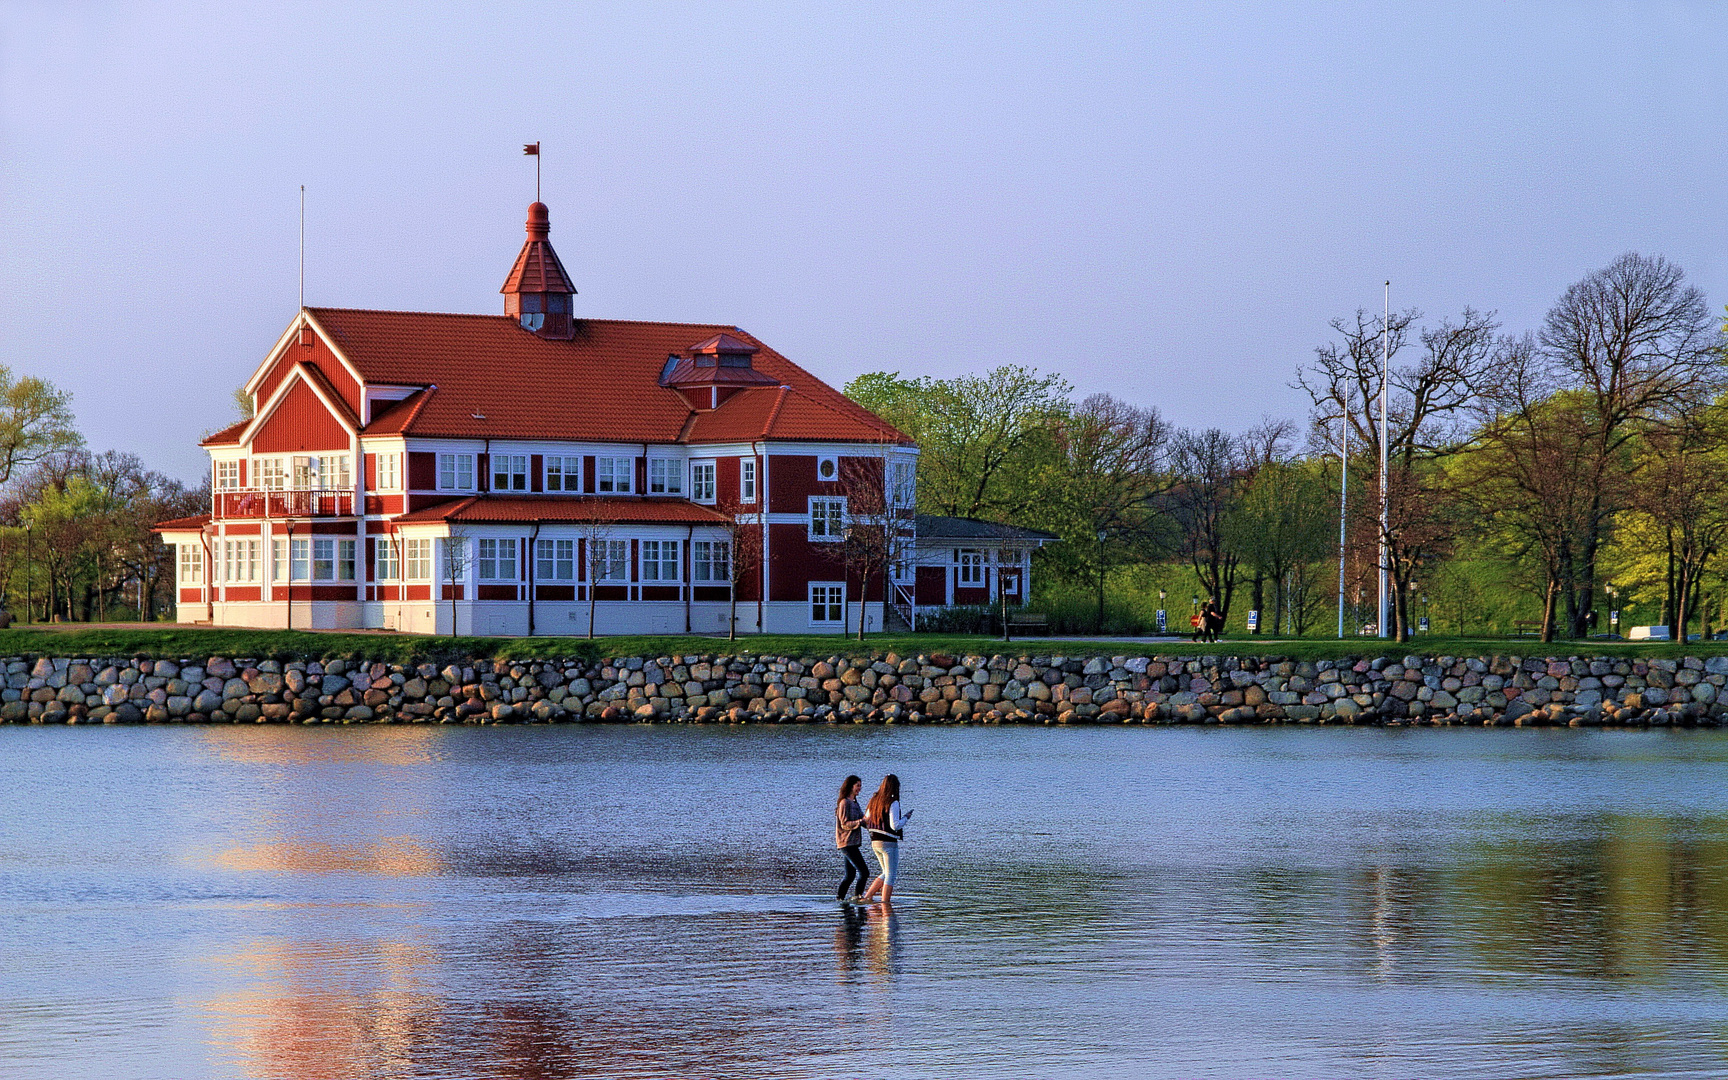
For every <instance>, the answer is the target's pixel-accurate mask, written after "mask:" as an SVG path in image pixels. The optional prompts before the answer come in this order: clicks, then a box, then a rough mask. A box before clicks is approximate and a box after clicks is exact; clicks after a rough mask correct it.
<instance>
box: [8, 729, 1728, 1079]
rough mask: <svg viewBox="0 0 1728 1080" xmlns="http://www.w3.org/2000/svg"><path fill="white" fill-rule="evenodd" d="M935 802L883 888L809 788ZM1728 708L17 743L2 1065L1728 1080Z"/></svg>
mask: <svg viewBox="0 0 1728 1080" xmlns="http://www.w3.org/2000/svg"><path fill="white" fill-rule="evenodd" d="M890 769H891V770H893V771H896V772H898V773H899V774H900V775H901V777H902V779H903V781H904V783H905V797H904V801H905V804H906V805H907V806H908V807H913V808H916V809H917V811H918V814H917V816H916V817H915V818H914V820H913V827H912V828H911V830H910V831H909V833H908V838H907V839H908V842H907V843H906V845H905V849H904V850H905V854H904V856H903V858H902V866H901V869H902V874H903V877H902V883H901V887H900V902H899V903H897V904H896V911H895V914H894V915H893V916H892V917H886V916H883V915H881V914H875V913H866V912H862V911H858V910H854V909H842V908H840V907H838V906H837V905H835V904H834V903H833V901H832V900H831V899H830V897H831V896H832V891H831V890H832V889H833V887H834V884H835V883H836V882H837V880H838V877H839V859H838V856H837V855H836V854H835V852H834V850H833V847H832V838H831V827H830V817H829V814H830V807H831V805H832V802H833V799H834V794H835V788H836V787H837V786H838V782H839V779H840V777H841V776H843V775H844V774H845V773H847V772H849V771H851V772H858V773H860V774H863V775H865V776H866V777H867V778H868V780H869V782H870V786H871V787H872V788H873V787H874V783H875V780H876V779H877V778H878V777H879V776H880V774H881V773H882V772H884V771H887V770H890ZM1725 779H1728V736H1723V735H1717V734H1712V733H1687V732H1662V733H1620V732H1602V731H1595V732H1590V731H1570V730H1562V731H1545V730H1492V731H1483V730H1420V731H1385V730H1378V729H1363V730H1340V729H1336V728H1332V729H1326V730H1312V729H1310V730H1287V729H1283V728H1279V729H1274V730H1240V729H1225V730H1220V729H1216V728H1214V729H1210V730H1197V729H1141V728H1134V729H1121V730H1115V729H1112V730H1102V729H1080V730H1046V729H1035V730H1033V729H1015V728H1004V729H982V728H900V729H892V728H891V729H881V728H871V729H845V730H838V729H830V728H814V729H812V728H796V727H789V728H777V727H750V728H739V729H723V728H674V727H626V728H618V727H608V728H597V727H557V728H545V727H526V728H523V727H518V728H486V729H478V728H449V727H443V728H409V727H392V728H363V729H361V728H345V729H340V730H327V729H305V728H282V727H247V728H231V727H223V728H178V727H177V728H142V727H141V728H113V727H108V728H102V727H97V728H40V727H37V728H19V727H12V728H4V729H0V811H3V813H0V1076H6V1077H31V1078H39V1077H40V1078H47V1077H68V1078H80V1077H92V1078H98V1077H99V1078H102V1080H118V1078H122V1077H163V1078H175V1080H193V1078H198V1077H295V1078H323V1077H330V1078H336V1077H344V1078H346V1077H452V1078H457V1077H460V1078H465V1080H466V1078H471V1077H524V1078H526V1077H536V1078H553V1077H569V1076H589V1075H604V1076H624V1077H636V1076H640V1077H667V1076H688V1077H735V1076H736V1077H828V1076H833V1077H858V1076H867V1075H868V1076H893V1077H899V1076H917V1077H922V1076H965V1077H980V1076H1017V1077H1020V1076H1023V1077H1050V1076H1100V1077H1102V1076H1151V1077H1159V1076H1308V1077H1333V1076H1337V1077H1356V1076H1372V1077H1379V1076H1385V1077H1407V1076H1426V1077H1496V1078H1498V1077H1514V1076H1516V1077H1581V1076H1640V1077H1646V1076H1700V1077H1702V1076H1721V1075H1723V1073H1724V1072H1725V1071H1728V807H1725V806H1724V802H1723V795H1724V790H1725V786H1724V780H1725Z"/></svg>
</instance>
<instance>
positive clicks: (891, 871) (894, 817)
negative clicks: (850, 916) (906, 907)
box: [864, 773, 912, 907]
mask: <svg viewBox="0 0 1728 1080" xmlns="http://www.w3.org/2000/svg"><path fill="white" fill-rule="evenodd" d="M911 816H912V811H910V810H906V811H902V810H901V809H900V778H899V777H898V776H895V775H894V774H893V773H889V774H888V775H887V776H884V777H883V778H882V786H881V787H879V788H877V789H876V794H874V795H872V796H870V806H869V808H868V809H866V810H865V811H864V827H865V828H866V829H869V830H870V850H871V852H873V853H874V854H875V856H876V865H877V866H878V867H879V868H880V869H881V876H880V877H878V878H877V879H876V880H875V881H873V882H871V883H870V887H869V888H868V889H865V890H864V900H865V902H866V903H868V902H869V900H870V897H871V895H872V894H876V893H880V894H881V897H882V906H883V907H893V906H894V879H895V878H897V877H899V876H900V840H901V838H902V837H903V836H904V835H905V832H906V819H908V818H910V817H911Z"/></svg>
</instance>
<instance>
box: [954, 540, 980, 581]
mask: <svg viewBox="0 0 1728 1080" xmlns="http://www.w3.org/2000/svg"><path fill="white" fill-rule="evenodd" d="M954 566H955V568H956V571H955V574H954V583H955V584H956V585H960V586H962V587H965V588H974V589H981V588H983V587H984V552H983V551H981V550H978V549H976V548H955V549H954Z"/></svg>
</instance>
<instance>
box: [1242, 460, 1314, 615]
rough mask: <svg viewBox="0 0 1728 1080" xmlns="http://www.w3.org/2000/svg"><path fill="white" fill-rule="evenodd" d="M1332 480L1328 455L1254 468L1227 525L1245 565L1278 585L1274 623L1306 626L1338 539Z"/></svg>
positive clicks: (1274, 599)
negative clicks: (1322, 567)
mask: <svg viewBox="0 0 1728 1080" xmlns="http://www.w3.org/2000/svg"><path fill="white" fill-rule="evenodd" d="M1332 486H1333V480H1332V479H1331V478H1330V477H1328V475H1327V469H1326V464H1325V462H1324V461H1323V460H1318V459H1316V460H1309V461H1296V462H1282V461H1271V462H1267V463H1266V464H1263V465H1261V466H1260V467H1259V468H1257V469H1256V470H1255V471H1254V474H1253V476H1252V478H1251V479H1250V480H1249V481H1248V482H1247V485H1246V488H1245V490H1244V491H1243V492H1242V495H1241V498H1240V500H1239V501H1237V503H1236V504H1235V506H1234V508H1233V509H1232V510H1231V513H1230V518H1229V520H1228V521H1227V522H1226V525H1225V528H1226V531H1227V532H1228V534H1229V537H1230V539H1229V543H1230V546H1231V547H1232V548H1234V549H1235V550H1236V551H1239V552H1240V553H1241V556H1242V560H1243V562H1244V564H1245V565H1246V566H1247V567H1248V568H1249V569H1250V570H1251V571H1253V572H1254V573H1255V574H1256V576H1263V577H1264V579H1265V580H1266V581H1269V582H1271V583H1272V586H1273V592H1272V597H1273V608H1272V621H1271V627H1272V632H1273V633H1283V632H1284V630H1285V629H1286V627H1285V621H1286V617H1287V616H1288V618H1289V623H1290V626H1289V629H1290V630H1292V631H1294V632H1295V633H1296V634H1302V633H1304V632H1305V631H1306V629H1307V623H1308V617H1309V614H1310V610H1311V607H1312V596H1313V590H1314V586H1315V585H1316V583H1317V581H1318V578H1319V574H1318V573H1317V570H1316V564H1317V563H1319V562H1321V561H1322V560H1324V559H1325V558H1326V557H1327V555H1328V554H1330V553H1331V551H1332V549H1333V545H1334V544H1335V543H1336V541H1337V527H1338V519H1337V517H1336V510H1335V508H1334V507H1333V505H1332Z"/></svg>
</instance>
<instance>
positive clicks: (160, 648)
mask: <svg viewBox="0 0 1728 1080" xmlns="http://www.w3.org/2000/svg"><path fill="white" fill-rule="evenodd" d="M885 652H895V653H899V654H900V655H902V656H915V655H918V654H921V653H922V654H929V653H949V654H953V655H958V656H964V655H971V654H979V655H985V656H989V655H994V654H997V653H1003V654H1008V655H1029V656H1051V655H1057V656H1092V655H1100V656H1122V655H1128V656H1151V655H1178V656H1210V655H1221V656H1280V657H1288V658H1292V659H1303V660H1319V659H1331V658H1336V657H1341V656H1351V657H1363V656H1390V657H1402V656H1407V655H1411V654H1415V655H1419V656H1487V655H1516V656H1586V655H1587V656H1655V657H1676V656H1716V655H1721V654H1724V653H1728V642H1714V641H1712V642H1702V641H1696V642H1690V643H1687V644H1679V643H1674V644H1670V643H1666V642H1658V643H1654V644H1646V643H1642V642H1640V643H1637V644H1633V643H1629V642H1609V641H1557V642H1554V643H1553V644H1552V645H1543V644H1542V643H1541V642H1539V641H1536V640H1534V639H1532V638H1513V639H1504V638H1455V637H1422V638H1418V639H1417V640H1416V641H1414V642H1411V643H1408V644H1402V645H1401V644H1397V643H1392V642H1382V641H1379V640H1378V639H1376V638H1352V639H1347V640H1344V641H1338V640H1336V639H1323V638H1308V639H1271V638H1253V637H1234V638H1226V639H1225V640H1224V641H1221V642H1219V643H1217V644H1215V645H1196V644H1192V643H1190V642H1188V641H1185V640H1184V641H1180V642H1171V643H1164V642H1158V643H1148V642H1136V641H1089V640H1083V639H1061V638H1043V639H1024V640H1019V639H1017V640H1015V641H1014V642H1012V643H1004V642H1003V641H1002V640H1001V639H1000V638H994V637H982V636H976V635H959V634H954V635H943V634H872V635H870V636H869V637H868V638H866V639H865V640H864V641H863V642H859V641H858V640H857V639H856V638H840V637H837V636H833V635H826V634H822V635H817V634H766V635H762V636H759V637H754V636H751V637H741V638H739V639H738V640H737V641H736V642H728V641H726V640H725V639H723V638H712V637H688V636H671V637H605V638H598V639H596V640H594V641H588V640H587V639H585V638H570V637H540V638H473V637H463V638H451V637H431V636H423V635H414V634H395V633H322V632H307V631H303V630H225V629H211V628H208V627H181V626H175V625H166V624H165V625H163V626H162V627H160V628H157V627H120V628H112V627H93V628H92V627H81V626H79V625H78V624H75V623H73V624H60V625H56V626H28V627H22V628H17V629H11V630H0V656H41V655H50V656H139V655H142V656H162V657H202V656H239V657H252V658H264V657H275V658H277V659H284V660H286V659H308V660H310V659H321V658H326V657H343V658H355V659H358V658H365V659H369V660H384V661H390V662H406V661H410V660H413V661H421V660H434V661H441V660H445V659H453V658H459V657H472V656H485V657H497V658H503V659H536V658H545V657H579V658H583V659H595V658H600V657H612V656H667V655H693V654H709V655H713V654H738V653H749V654H756V655H774V656H824V657H826V656H835V655H845V656H859V655H869V654H874V653H885Z"/></svg>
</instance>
